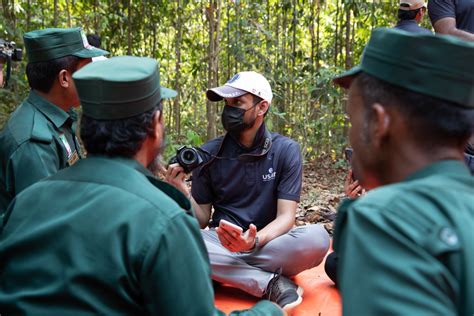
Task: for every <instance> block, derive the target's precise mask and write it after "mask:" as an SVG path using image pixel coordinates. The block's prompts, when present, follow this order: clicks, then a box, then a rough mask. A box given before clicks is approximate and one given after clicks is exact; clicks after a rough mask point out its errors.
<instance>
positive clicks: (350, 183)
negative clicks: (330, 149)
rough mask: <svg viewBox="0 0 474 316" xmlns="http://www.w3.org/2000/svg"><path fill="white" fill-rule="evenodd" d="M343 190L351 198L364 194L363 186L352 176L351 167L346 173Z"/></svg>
mask: <svg viewBox="0 0 474 316" xmlns="http://www.w3.org/2000/svg"><path fill="white" fill-rule="evenodd" d="M344 192H345V193H346V195H347V196H348V197H349V198H351V199H356V198H358V197H359V196H361V195H364V194H365V190H364V188H362V187H361V186H360V185H359V181H358V180H355V181H354V179H353V178H352V169H351V170H349V173H348V174H347V177H346V181H345V183H344Z"/></svg>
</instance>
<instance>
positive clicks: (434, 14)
mask: <svg viewBox="0 0 474 316" xmlns="http://www.w3.org/2000/svg"><path fill="white" fill-rule="evenodd" d="M428 14H429V15H430V19H431V23H432V24H433V25H434V24H435V23H436V21H438V20H441V19H442V18H455V19H456V27H457V28H458V29H460V30H464V31H466V32H470V33H474V1H473V0H429V2H428Z"/></svg>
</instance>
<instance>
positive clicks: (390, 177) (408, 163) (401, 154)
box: [380, 146, 464, 185]
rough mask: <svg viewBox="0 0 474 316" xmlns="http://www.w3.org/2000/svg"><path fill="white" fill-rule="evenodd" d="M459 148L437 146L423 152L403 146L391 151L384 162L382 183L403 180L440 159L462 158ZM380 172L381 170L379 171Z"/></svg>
mask: <svg viewBox="0 0 474 316" xmlns="http://www.w3.org/2000/svg"><path fill="white" fill-rule="evenodd" d="M463 158H464V157H463V154H462V150H461V148H459V149H456V148H454V147H447V146H446V147H439V148H437V150H436V151H433V152H425V151H420V150H418V148H411V149H410V148H405V150H404V149H401V150H399V151H398V152H397V153H393V155H392V156H391V159H389V161H387V163H386V164H385V167H384V169H385V172H384V173H383V174H384V176H383V178H382V179H381V180H382V181H381V182H382V185H384V184H390V183H396V182H400V181H403V180H404V179H406V178H407V177H408V176H410V175H411V174H413V173H415V172H417V171H419V170H422V169H424V168H426V167H427V166H429V165H431V164H433V163H436V162H439V161H442V160H463ZM380 172H381V173H382V171H380Z"/></svg>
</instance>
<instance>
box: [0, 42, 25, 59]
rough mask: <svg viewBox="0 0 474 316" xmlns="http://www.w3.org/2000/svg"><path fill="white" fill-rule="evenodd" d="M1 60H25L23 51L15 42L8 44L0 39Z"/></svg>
mask: <svg viewBox="0 0 474 316" xmlns="http://www.w3.org/2000/svg"><path fill="white" fill-rule="evenodd" d="M0 58H3V59H7V60H8V59H11V60H12V61H20V60H22V59H23V50H21V48H16V43H15V42H7V41H5V40H3V39H0Z"/></svg>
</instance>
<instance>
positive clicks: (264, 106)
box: [258, 100, 270, 115]
mask: <svg viewBox="0 0 474 316" xmlns="http://www.w3.org/2000/svg"><path fill="white" fill-rule="evenodd" d="M269 107H270V105H269V104H268V101H267V100H263V101H261V102H260V104H259V105H258V115H264V114H265V113H267V111H268V108H269Z"/></svg>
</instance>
